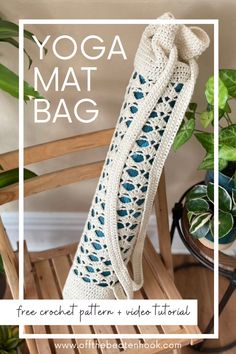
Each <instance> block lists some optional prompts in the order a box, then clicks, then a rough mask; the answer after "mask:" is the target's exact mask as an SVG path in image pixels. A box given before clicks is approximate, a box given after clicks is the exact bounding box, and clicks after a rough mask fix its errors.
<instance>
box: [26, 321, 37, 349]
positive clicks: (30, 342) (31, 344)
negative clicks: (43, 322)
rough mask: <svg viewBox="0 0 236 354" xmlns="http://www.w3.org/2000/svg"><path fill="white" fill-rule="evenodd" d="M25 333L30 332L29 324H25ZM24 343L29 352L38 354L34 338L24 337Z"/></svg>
mask: <svg viewBox="0 0 236 354" xmlns="http://www.w3.org/2000/svg"><path fill="white" fill-rule="evenodd" d="M25 333H32V329H31V327H30V326H25ZM26 344H27V347H28V349H29V353H30V354H38V350H37V346H36V342H35V340H34V339H26Z"/></svg>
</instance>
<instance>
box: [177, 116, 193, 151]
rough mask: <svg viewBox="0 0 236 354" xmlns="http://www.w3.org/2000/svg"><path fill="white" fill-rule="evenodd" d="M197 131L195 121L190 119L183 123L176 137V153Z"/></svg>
mask: <svg viewBox="0 0 236 354" xmlns="http://www.w3.org/2000/svg"><path fill="white" fill-rule="evenodd" d="M194 129H195V120H194V119H189V120H188V121H187V122H183V123H182V124H181V126H180V128H179V131H178V133H177V135H176V137H175V140H174V144H173V148H174V150H175V151H176V150H177V149H179V148H180V147H181V146H182V145H183V144H185V143H186V142H187V141H188V140H189V139H190V138H191V136H192V135H193V132H194Z"/></svg>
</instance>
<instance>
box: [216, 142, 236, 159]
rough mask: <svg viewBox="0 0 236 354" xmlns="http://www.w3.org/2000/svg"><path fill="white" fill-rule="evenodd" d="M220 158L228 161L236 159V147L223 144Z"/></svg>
mask: <svg viewBox="0 0 236 354" xmlns="http://www.w3.org/2000/svg"><path fill="white" fill-rule="evenodd" d="M219 158H220V159H223V160H226V161H236V148H234V147H232V146H229V145H221V146H220V149H219Z"/></svg>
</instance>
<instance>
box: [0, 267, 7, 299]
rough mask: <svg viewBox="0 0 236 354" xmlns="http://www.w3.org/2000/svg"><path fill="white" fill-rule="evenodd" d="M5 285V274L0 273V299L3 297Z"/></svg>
mask: <svg viewBox="0 0 236 354" xmlns="http://www.w3.org/2000/svg"><path fill="white" fill-rule="evenodd" d="M6 287H7V281H6V275H5V274H4V273H0V299H3V297H4V294H5V291H6Z"/></svg>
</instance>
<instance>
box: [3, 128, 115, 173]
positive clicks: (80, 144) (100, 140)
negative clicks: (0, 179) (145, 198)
mask: <svg viewBox="0 0 236 354" xmlns="http://www.w3.org/2000/svg"><path fill="white" fill-rule="evenodd" d="M113 131H114V129H105V130H101V131H98V132H93V133H87V134H81V135H77V136H72V137H69V138H65V139H60V140H54V141H51V142H47V143H43V144H39V145H35V146H29V147H26V148H25V149H24V163H25V166H27V165H30V164H32V163H37V162H40V161H46V160H49V159H52V158H55V157H59V156H64V155H66V154H70V153H73V152H78V151H83V150H90V149H96V148H99V147H103V146H106V145H108V144H109V143H110V141H111V137H112V134H113ZM0 165H1V166H2V167H3V169H4V170H5V171H7V170H10V169H13V168H16V167H18V150H15V151H11V152H7V153H5V154H1V155H0Z"/></svg>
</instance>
